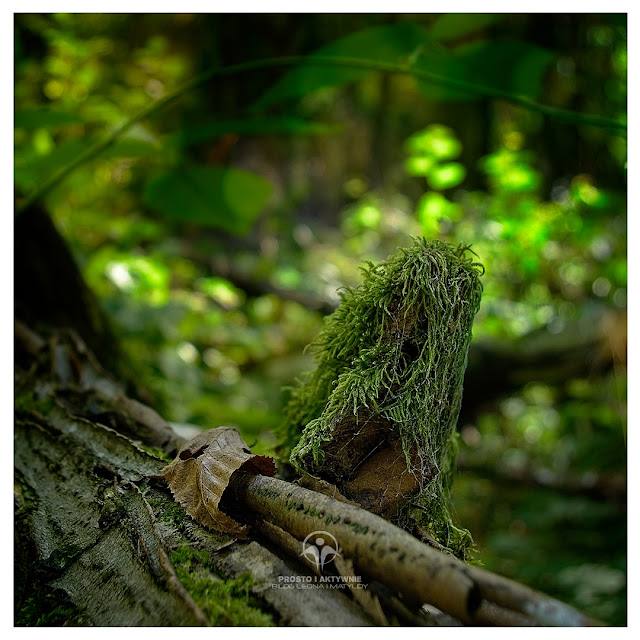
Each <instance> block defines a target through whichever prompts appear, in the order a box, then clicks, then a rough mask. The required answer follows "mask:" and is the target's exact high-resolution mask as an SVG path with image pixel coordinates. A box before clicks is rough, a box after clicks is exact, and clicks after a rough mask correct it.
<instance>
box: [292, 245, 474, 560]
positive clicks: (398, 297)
mask: <svg viewBox="0 0 640 640" xmlns="http://www.w3.org/2000/svg"><path fill="white" fill-rule="evenodd" d="M467 250H468V247H465V246H462V245H460V246H458V247H453V246H451V245H448V244H446V243H444V242H440V241H437V240H436V241H431V242H430V241H427V240H425V239H423V238H420V239H415V241H414V245H413V246H412V247H410V248H408V249H401V250H399V251H398V252H397V253H396V254H395V255H393V256H392V257H390V258H389V259H388V260H387V261H386V262H384V263H383V264H380V265H378V266H374V265H373V264H369V266H368V268H366V269H363V283H362V285H361V286H360V287H358V288H356V289H347V290H345V291H344V292H342V293H341V302H340V305H339V307H338V309H337V310H336V311H335V312H334V313H333V314H332V315H330V316H329V317H328V318H326V320H325V326H324V328H323V329H322V331H321V332H320V334H319V335H318V336H317V338H316V339H315V340H314V342H313V343H312V344H311V345H310V346H311V349H312V350H313V352H314V356H315V359H316V363H317V367H316V369H315V370H314V371H313V372H311V373H309V374H308V375H307V377H306V378H305V380H304V381H303V384H302V385H301V386H299V387H298V388H297V389H295V390H293V392H292V397H291V400H290V403H289V404H288V407H287V409H286V420H285V424H284V426H283V431H282V436H283V437H282V447H281V451H282V452H283V453H284V455H285V456H287V455H288V456H289V459H290V462H291V463H292V464H293V466H294V467H295V468H296V469H297V470H298V471H300V472H304V473H308V474H310V475H313V476H315V477H325V479H327V480H330V481H333V482H335V481H336V479H337V480H340V475H339V474H340V473H343V474H344V473H345V471H344V470H342V471H336V469H335V468H334V469H332V468H331V465H332V464H334V459H335V458H334V459H330V457H328V455H327V451H329V450H330V445H329V443H333V440H334V438H338V439H339V440H340V443H341V444H344V445H347V446H348V445H349V444H350V443H351V440H350V436H351V437H353V434H354V433H356V432H358V430H359V429H362V428H363V427H364V426H365V425H366V424H367V423H368V422H371V421H374V420H378V421H379V422H380V423H381V424H384V425H385V426H389V429H388V430H393V431H394V432H395V433H396V434H397V435H398V436H399V437H400V440H401V443H402V449H403V452H404V455H405V461H406V466H407V469H408V470H409V471H410V472H411V473H412V474H414V475H415V476H416V477H418V478H420V481H421V486H420V490H419V492H418V494H417V495H414V496H412V497H411V498H410V499H409V500H408V501H407V503H406V505H405V506H404V508H403V509H402V510H401V512H400V513H399V515H398V516H397V517H396V518H395V519H396V522H397V523H398V524H399V525H400V526H403V527H404V528H407V529H411V528H413V527H414V526H415V525H418V526H420V527H421V528H423V529H426V530H427V531H428V532H429V533H430V534H431V535H432V536H433V537H434V538H435V539H436V540H438V542H440V543H441V544H442V545H444V546H445V547H448V548H450V549H452V550H453V551H454V552H455V553H456V554H457V555H459V556H464V550H465V548H466V547H467V546H468V545H469V544H470V535H469V533H468V532H467V531H465V530H462V529H458V528H457V527H455V526H454V525H453V524H452V521H451V518H450V516H449V513H448V509H447V506H446V502H447V493H448V488H449V485H450V483H451V476H452V471H453V468H454V465H455V459H456V451H455V442H454V440H455V435H454V434H455V427H456V421H457V418H458V414H459V411H460V404H461V400H462V382H463V377H464V371H465V368H466V363H467V353H468V348H469V343H470V341H471V327H472V323H473V318H474V316H475V314H476V312H477V310H478V308H479V305H480V297H481V292H482V285H481V283H480V279H479V276H480V275H481V273H482V271H483V268H482V265H480V264H478V263H476V262H473V260H472V259H471V258H469V257H467V253H466V252H467ZM332 446H333V449H332V450H335V443H333V445H332ZM350 469H351V468H348V469H347V471H346V473H348V472H350Z"/></svg>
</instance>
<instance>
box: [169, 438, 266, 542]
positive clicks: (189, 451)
mask: <svg viewBox="0 0 640 640" xmlns="http://www.w3.org/2000/svg"><path fill="white" fill-rule="evenodd" d="M239 470H242V471H245V472H247V473H252V474H255V475H266V476H272V475H273V474H274V473H275V471H276V465H275V463H274V461H273V459H272V458H269V457H267V456H259V455H255V454H253V453H251V451H250V450H249V448H248V447H247V445H246V443H245V442H244V441H243V440H242V438H241V437H240V435H239V434H238V432H237V431H236V430H235V429H233V428H232V427H217V428H215V429H209V430H207V431H203V432H202V433H200V434H198V435H197V436H196V437H195V438H193V439H192V440H190V441H189V442H187V443H186V444H185V445H184V446H183V447H182V448H181V449H180V451H178V455H177V456H176V458H175V460H173V462H171V463H170V464H169V465H167V466H166V467H165V468H164V469H163V470H162V473H161V475H162V476H163V477H164V479H165V480H166V481H167V483H168V485H169V488H170V489H171V492H172V493H173V496H174V497H175V499H176V500H177V501H178V502H179V503H180V504H181V505H182V506H183V507H184V508H185V510H186V511H187V513H188V514H189V515H190V516H191V517H192V518H193V519H194V520H196V521H197V522H199V523H200V524H202V525H204V526H206V527H209V528H210V529H214V530H215V531H220V532H223V533H230V534H232V535H234V536H236V537H238V538H243V537H245V536H246V534H247V532H248V527H247V526H245V525H242V524H240V523H239V522H236V521H235V520H233V519H232V518H230V517H229V516H228V515H226V514H225V513H223V512H222V511H220V509H219V504H220V500H221V499H222V494H223V493H224V491H225V489H226V488H227V486H228V485H229V481H230V480H231V476H232V475H233V474H234V473H235V472H236V471H239Z"/></svg>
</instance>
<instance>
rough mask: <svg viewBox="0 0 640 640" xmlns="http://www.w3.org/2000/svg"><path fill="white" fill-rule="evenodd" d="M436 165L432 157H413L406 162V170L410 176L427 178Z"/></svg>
mask: <svg viewBox="0 0 640 640" xmlns="http://www.w3.org/2000/svg"><path fill="white" fill-rule="evenodd" d="M434 164H435V160H434V159H433V158H431V157H428V156H413V157H411V158H407V159H406V160H405V163H404V168H405V170H406V172H407V173H408V174H409V175H410V176H426V175H427V174H428V173H429V171H430V170H431V168H432V167H433V165H434Z"/></svg>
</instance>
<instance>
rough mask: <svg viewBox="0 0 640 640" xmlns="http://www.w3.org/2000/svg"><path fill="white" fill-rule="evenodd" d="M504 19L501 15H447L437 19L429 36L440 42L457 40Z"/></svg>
mask: <svg viewBox="0 0 640 640" xmlns="http://www.w3.org/2000/svg"><path fill="white" fill-rule="evenodd" d="M503 19H504V15H500V14H499V13H445V14H444V15H442V16H439V17H438V18H436V20H435V22H434V23H433V24H432V25H431V28H430V29H429V35H430V36H431V37H432V38H433V39H434V40H438V41H446V40H455V39H456V38H461V37H463V36H467V35H469V34H472V33H475V32H476V31H480V30H481V29H484V28H485V27H488V26H490V25H492V24H495V23H496V22H499V21H500V20H503Z"/></svg>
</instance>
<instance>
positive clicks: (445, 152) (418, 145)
mask: <svg viewBox="0 0 640 640" xmlns="http://www.w3.org/2000/svg"><path fill="white" fill-rule="evenodd" d="M405 148H406V150H407V151H408V152H409V153H411V154H415V155H417V156H432V157H433V158H435V159H436V160H452V159H453V158H456V157H457V156H459V155H460V153H461V152H462V145H461V144H460V142H459V141H458V139H457V138H456V136H455V134H454V133H453V131H452V130H451V129H450V128H449V127H445V126H444V125H441V124H432V125H430V126H428V127H427V128H426V129H423V130H422V131H418V132H417V133H414V134H413V135H412V136H410V137H409V138H408V139H407V142H406V145H405Z"/></svg>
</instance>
